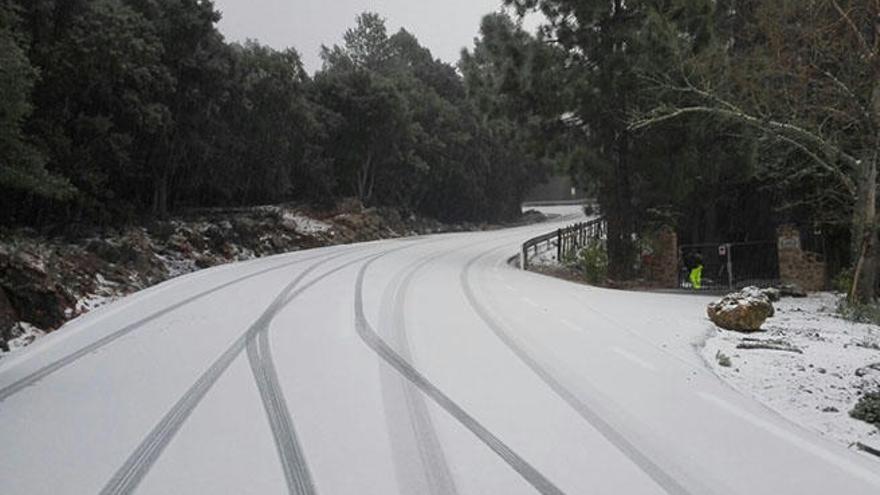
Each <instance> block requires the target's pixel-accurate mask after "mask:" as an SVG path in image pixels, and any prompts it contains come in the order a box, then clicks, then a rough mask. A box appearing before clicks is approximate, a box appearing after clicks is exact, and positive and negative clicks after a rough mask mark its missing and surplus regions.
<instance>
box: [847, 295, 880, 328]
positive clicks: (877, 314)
mask: <svg viewBox="0 0 880 495" xmlns="http://www.w3.org/2000/svg"><path fill="white" fill-rule="evenodd" d="M837 313H838V314H840V316H841V317H842V318H844V319H846V320H850V321H856V322H859V323H871V324H874V325H880V306H878V305H877V304H854V303H852V302H850V301H849V300H847V298H846V297H841V298H840V301H839V302H838V303H837Z"/></svg>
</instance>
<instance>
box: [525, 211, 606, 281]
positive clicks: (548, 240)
mask: <svg viewBox="0 0 880 495" xmlns="http://www.w3.org/2000/svg"><path fill="white" fill-rule="evenodd" d="M606 229H607V227H606V223H605V219H604V218H597V219H594V220H590V221H587V222H580V223H576V224H574V225H571V226H569V227H565V228H563V229H558V230H555V231H553V232H548V233H546V234H543V235H539V236H537V237H533V238H531V239H529V240H527V241H526V242H524V243H523V245H522V249H521V250H520V255H519V266H520V268H522V269H523V270H528V269H529V259H530V258H532V259H534V258H536V257H538V256H539V255H542V254H544V253H547V252H550V251H552V250H556V260H557V261H561V260H564V259H566V258H567V257H569V256H572V255H574V254H576V253H577V252H578V250H580V249H581V248H582V247H584V246H586V245H587V243H589V242H590V241H592V240H598V239H604V238H605V233H606Z"/></svg>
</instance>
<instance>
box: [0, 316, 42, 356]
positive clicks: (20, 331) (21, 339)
mask: <svg viewBox="0 0 880 495" xmlns="http://www.w3.org/2000/svg"><path fill="white" fill-rule="evenodd" d="M11 333H12V335H15V337H13V338H11V339H9V340H8V341H7V344H8V345H9V351H8V353H7V352H4V351H3V350H2V349H0V357H3V355H4V354H11V353H13V352H16V351H18V350H20V349H22V348H24V347H26V346H28V345H29V344H30V343H31V342H33V341H34V340H36V339H38V338H40V337H42V336H43V335H45V332H44V331H43V330H40V329H39V328H37V327H35V326H34V325H31V324H30V323H27V322H24V321H22V322H18V323H16V324H15V326H14V327H13V328H12V331H11Z"/></svg>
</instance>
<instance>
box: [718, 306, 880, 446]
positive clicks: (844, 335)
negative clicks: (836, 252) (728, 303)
mask: <svg viewBox="0 0 880 495" xmlns="http://www.w3.org/2000/svg"><path fill="white" fill-rule="evenodd" d="M838 297H839V296H837V295H834V294H830V293H819V294H814V295H811V296H810V297H808V298H804V299H788V298H786V299H783V300H782V301H780V302H777V303H775V304H774V306H775V308H776V315H775V316H774V317H772V318H770V319H768V320H767V321H766V323H765V324H764V326H763V328H764V329H765V330H766V331H765V332H762V333H759V334H755V335H744V334H739V333H736V332H727V331H723V330H720V329H715V328H712V329H710V330H709V331H710V338H708V340H707V341H706V345H705V347H704V348H703V351H702V355H703V357H704V358H705V360H706V362H707V363H708V364H709V365H710V366H711V367H712V369H713V370H714V371H715V372H716V373H717V374H718V375H719V376H720V377H721V378H723V379H724V380H726V381H727V382H728V383H730V384H731V385H732V386H733V387H735V388H736V389H737V390H740V391H742V392H744V393H747V394H750V395H753V396H755V397H756V398H757V399H759V400H760V401H761V402H763V403H765V404H766V405H767V406H769V407H770V408H772V409H773V410H775V411H777V412H779V413H780V414H781V415H783V416H785V417H786V418H788V419H790V420H791V421H793V422H795V423H797V424H800V425H803V426H804V427H806V428H809V429H810V430H813V431H815V432H818V433H820V434H822V435H825V436H826V437H828V438H830V439H832V440H834V441H836V442H839V443H840V444H842V445H847V446H848V445H851V444H853V443H855V442H858V441H860V442H862V443H866V444H876V443H877V440H878V438H880V435H878V432H877V429H876V428H875V427H873V426H871V425H869V424H867V423H864V422H861V421H858V420H855V419H852V418H851V417H850V416H849V411H850V410H852V408H853V406H854V405H855V404H856V402H857V401H858V398H859V396H860V395H861V394H862V393H864V392H866V391H871V390H875V389H880V371H875V372H871V371H870V369H869V368H868V369H867V370H866V371H858V370H860V369H861V370H865V368H866V367H867V366H869V365H871V364H874V363H880V328H878V327H876V326H875V325H869V324H863V323H853V322H850V321H846V320H844V319H842V318H840V317H839V316H838V315H837V314H836V311H835V308H836V306H837V301H838ZM749 338H751V339H758V340H760V341H778V343H780V344H787V345H789V346H791V348H792V350H791V351H784V350H782V351H781V350H764V349H738V348H737V345H740V344H742V343H743V339H749ZM795 349H796V350H800V351H801V352H797V351H795ZM721 355H724V356H727V357H728V358H729V359H730V366H723V365H721V364H720V363H719V359H718V357H719V356H721ZM857 371H858V374H861V375H863V376H858V375H857Z"/></svg>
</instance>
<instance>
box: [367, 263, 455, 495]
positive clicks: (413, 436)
mask: <svg viewBox="0 0 880 495" xmlns="http://www.w3.org/2000/svg"><path fill="white" fill-rule="evenodd" d="M446 254H448V252H443V253H442V254H440V255H434V256H431V257H429V258H427V259H424V260H416V261H415V262H414V263H411V264H410V265H409V266H408V267H406V268H404V270H402V271H401V272H399V273H398V274H397V276H396V277H395V278H394V280H393V281H392V283H391V284H389V286H388V288H387V289H386V291H385V295H384V296H383V301H382V314H383V316H387V318H388V319H390V321H391V322H392V323H391V325H390V329H389V330H390V332H386V335H385V337H386V338H388V339H389V340H390V341H391V344H392V346H393V347H394V348H395V349H397V351H398V352H399V353H400V355H401V357H402V358H403V359H404V360H406V361H408V362H412V355H411V352H410V345H409V339H408V338H407V335H406V321H405V315H404V308H405V306H406V295H407V291H408V290H409V286H410V284H411V283H412V280H413V278H414V277H415V275H416V274H417V273H418V271H419V270H421V269H422V268H423V267H424V266H426V265H427V264H429V263H430V262H432V261H434V260H435V259H437V258H439V257H441V256H444V255H446ZM385 319H386V318H383V320H385ZM381 376H382V378H383V389H385V393H384V394H383V396H384V398H385V400H386V404H385V410H386V414H387V417H388V426H389V429H390V430H391V432H392V442H393V443H394V445H395V454H396V455H398V456H399V459H398V460H397V461H396V462H395V466H396V467H397V468H398V469H402V470H404V472H402V473H399V476H398V478H399V479H400V481H401V485H402V488H403V492H404V493H424V494H432V495H455V494H456V493H458V489H457V488H456V486H455V478H454V477H453V475H452V472H451V470H450V469H449V464H448V463H447V461H446V456H445V454H444V453H443V448H442V447H441V446H440V440H439V438H438V437H437V432H436V430H435V428H434V425H433V422H432V421H431V416H430V413H429V412H428V408H427V404H425V398H424V396H423V395H422V393H421V391H419V389H417V388H416V387H415V386H414V385H413V384H412V383H411V382H409V381H407V379H406V378H405V377H403V376H400V374H398V373H397V372H396V371H394V370H392V369H388V368H383V369H382V375H381ZM397 401H400V402H402V403H403V404H402V405H403V406H405V408H406V410H405V417H403V418H400V417H397V415H396V414H395V413H396V412H397V411H398V409H397V407H399V405H400V404H398V403H397ZM414 450H415V451H416V452H417V454H418V455H413V454H412V451H414ZM414 461H415V462H414ZM410 463H417V464H418V466H411V465H410ZM404 466H406V467H409V468H410V469H406V468H405V467H404ZM412 470H418V471H419V472H420V473H421V474H423V475H424V477H423V478H422V479H420V480H419V481H420V482H414V480H413V478H412V477H411V476H412V475H411V473H410V471H412Z"/></svg>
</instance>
